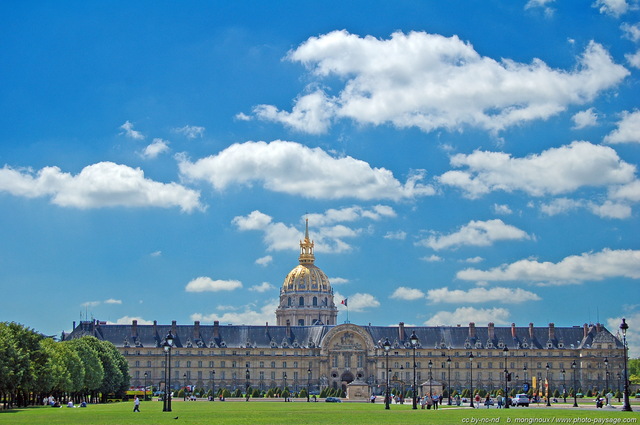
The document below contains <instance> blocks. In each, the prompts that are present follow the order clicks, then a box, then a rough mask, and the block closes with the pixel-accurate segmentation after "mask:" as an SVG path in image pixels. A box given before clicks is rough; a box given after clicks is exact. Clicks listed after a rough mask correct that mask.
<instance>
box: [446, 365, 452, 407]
mask: <svg viewBox="0 0 640 425" xmlns="http://www.w3.org/2000/svg"><path fill="white" fill-rule="evenodd" d="M447 369H448V371H449V373H448V374H447V382H448V383H447V394H448V395H449V401H448V402H447V404H448V405H449V406H451V356H449V357H447Z"/></svg>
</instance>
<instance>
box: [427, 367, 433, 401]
mask: <svg viewBox="0 0 640 425" xmlns="http://www.w3.org/2000/svg"><path fill="white" fill-rule="evenodd" d="M428 366H429V397H431V381H432V379H431V368H432V367H433V363H431V360H429V364H428Z"/></svg>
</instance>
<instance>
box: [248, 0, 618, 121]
mask: <svg viewBox="0 0 640 425" xmlns="http://www.w3.org/2000/svg"><path fill="white" fill-rule="evenodd" d="M538 3H540V2H538ZM287 58H288V59H289V60H291V61H295V62H300V63H302V64H304V65H305V66H307V68H308V69H309V71H310V74H311V76H312V78H313V79H314V81H313V82H312V83H311V84H310V86H309V87H311V88H310V90H309V91H310V92H309V93H308V94H305V95H301V96H299V97H298V98H297V99H296V100H295V101H294V105H293V109H292V112H287V111H282V110H279V109H278V108H276V107H275V106H273V105H260V106H257V107H256V108H255V109H254V114H255V116H256V117H258V118H261V119H266V120H271V121H275V122H280V123H283V124H285V125H287V126H290V127H292V128H294V129H297V130H299V131H305V132H309V133H313V134H318V133H323V132H326V131H327V130H328V128H329V127H330V126H331V124H332V123H333V122H334V121H336V120H338V119H343V118H346V119H352V120H354V121H356V122H358V123H361V124H372V125H382V124H386V123H391V124H393V125H395V126H397V127H400V128H406V127H418V128H420V129H421V130H423V131H433V130H435V129H439V128H445V129H450V130H460V129H463V128H464V127H465V126H472V127H478V128H482V129H486V130H490V131H500V130H502V129H504V128H507V127H510V126H513V125H518V124H521V123H523V122H527V121H532V120H537V119H546V118H549V117H550V116H552V115H554V114H557V113H559V112H561V111H563V110H565V109H566V108H567V106H568V105H572V104H583V103H586V102H588V101H590V100H593V99H594V98H595V97H596V96H597V95H598V94H599V93H600V92H602V91H603V90H607V89H611V88H613V87H615V86H616V85H618V84H619V83H620V82H621V81H622V80H623V79H624V78H625V77H626V76H627V75H629V72H628V71H627V70H626V69H625V68H624V67H623V66H621V65H617V64H615V63H614V62H613V61H612V59H611V56H610V55H609V53H608V52H607V51H606V50H605V49H604V48H603V47H602V46H601V45H600V44H597V43H595V42H591V43H589V45H588V47H587V48H586V50H585V52H584V54H583V55H582V57H580V58H579V59H578V66H576V67H575V68H574V69H573V70H571V71H566V70H560V69H552V68H550V67H549V66H547V65H546V64H545V63H544V62H543V61H542V60H540V59H533V60H532V62H531V63H530V64H525V63H518V62H515V61H513V60H509V59H502V60H500V61H496V60H494V59H492V58H488V57H483V56H481V55H480V54H478V52H476V51H475V50H474V48H473V46H472V45H471V44H469V43H465V42H463V41H462V40H460V39H459V38H458V37H457V36H455V35H454V36H452V37H448V38H447V37H443V36H441V35H437V34H428V33H425V32H411V33H408V34H404V33H401V32H396V33H393V34H392V35H391V38H390V39H377V38H374V37H372V36H366V37H359V36H357V35H354V34H349V33H348V32H347V31H344V30H343V31H334V32H331V33H328V34H324V35H320V36H318V37H311V38H309V39H308V40H306V41H305V42H304V43H302V44H301V45H300V46H298V47H297V48H296V49H295V50H292V51H291V52H289V54H288V56H287ZM334 79H335V80H339V81H344V87H342V88H341V89H340V88H331V89H333V90H334V91H336V92H338V94H337V95H336V96H329V95H328V94H327V93H325V91H323V89H317V88H316V87H318V86H322V85H323V84H325V83H327V82H328V81H333V80H334ZM331 89H327V92H328V91H329V90H331Z"/></svg>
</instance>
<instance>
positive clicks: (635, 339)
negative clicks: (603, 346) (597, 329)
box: [607, 311, 640, 359]
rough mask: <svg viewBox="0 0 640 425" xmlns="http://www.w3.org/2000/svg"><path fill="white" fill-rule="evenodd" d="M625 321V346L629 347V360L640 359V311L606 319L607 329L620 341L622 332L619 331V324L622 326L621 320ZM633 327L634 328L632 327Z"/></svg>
mask: <svg viewBox="0 0 640 425" xmlns="http://www.w3.org/2000/svg"><path fill="white" fill-rule="evenodd" d="M623 317H624V318H625V319H626V322H627V324H628V325H629V330H628V331H627V346H628V347H629V358H636V359H637V358H638V357H640V332H638V326H637V325H638V323H640V311H629V312H626V313H625V314H623V315H622V316H620V317H611V318H608V319H607V329H609V332H611V333H612V334H614V335H617V336H618V338H620V341H622V331H621V330H620V324H622V318H623ZM634 325H635V326H634Z"/></svg>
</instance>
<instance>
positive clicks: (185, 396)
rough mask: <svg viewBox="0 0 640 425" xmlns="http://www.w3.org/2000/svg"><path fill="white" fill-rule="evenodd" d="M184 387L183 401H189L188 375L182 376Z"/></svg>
mask: <svg viewBox="0 0 640 425" xmlns="http://www.w3.org/2000/svg"><path fill="white" fill-rule="evenodd" d="M182 378H183V379H184V386H183V387H182V401H187V374H186V373H185V374H184V375H182Z"/></svg>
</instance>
